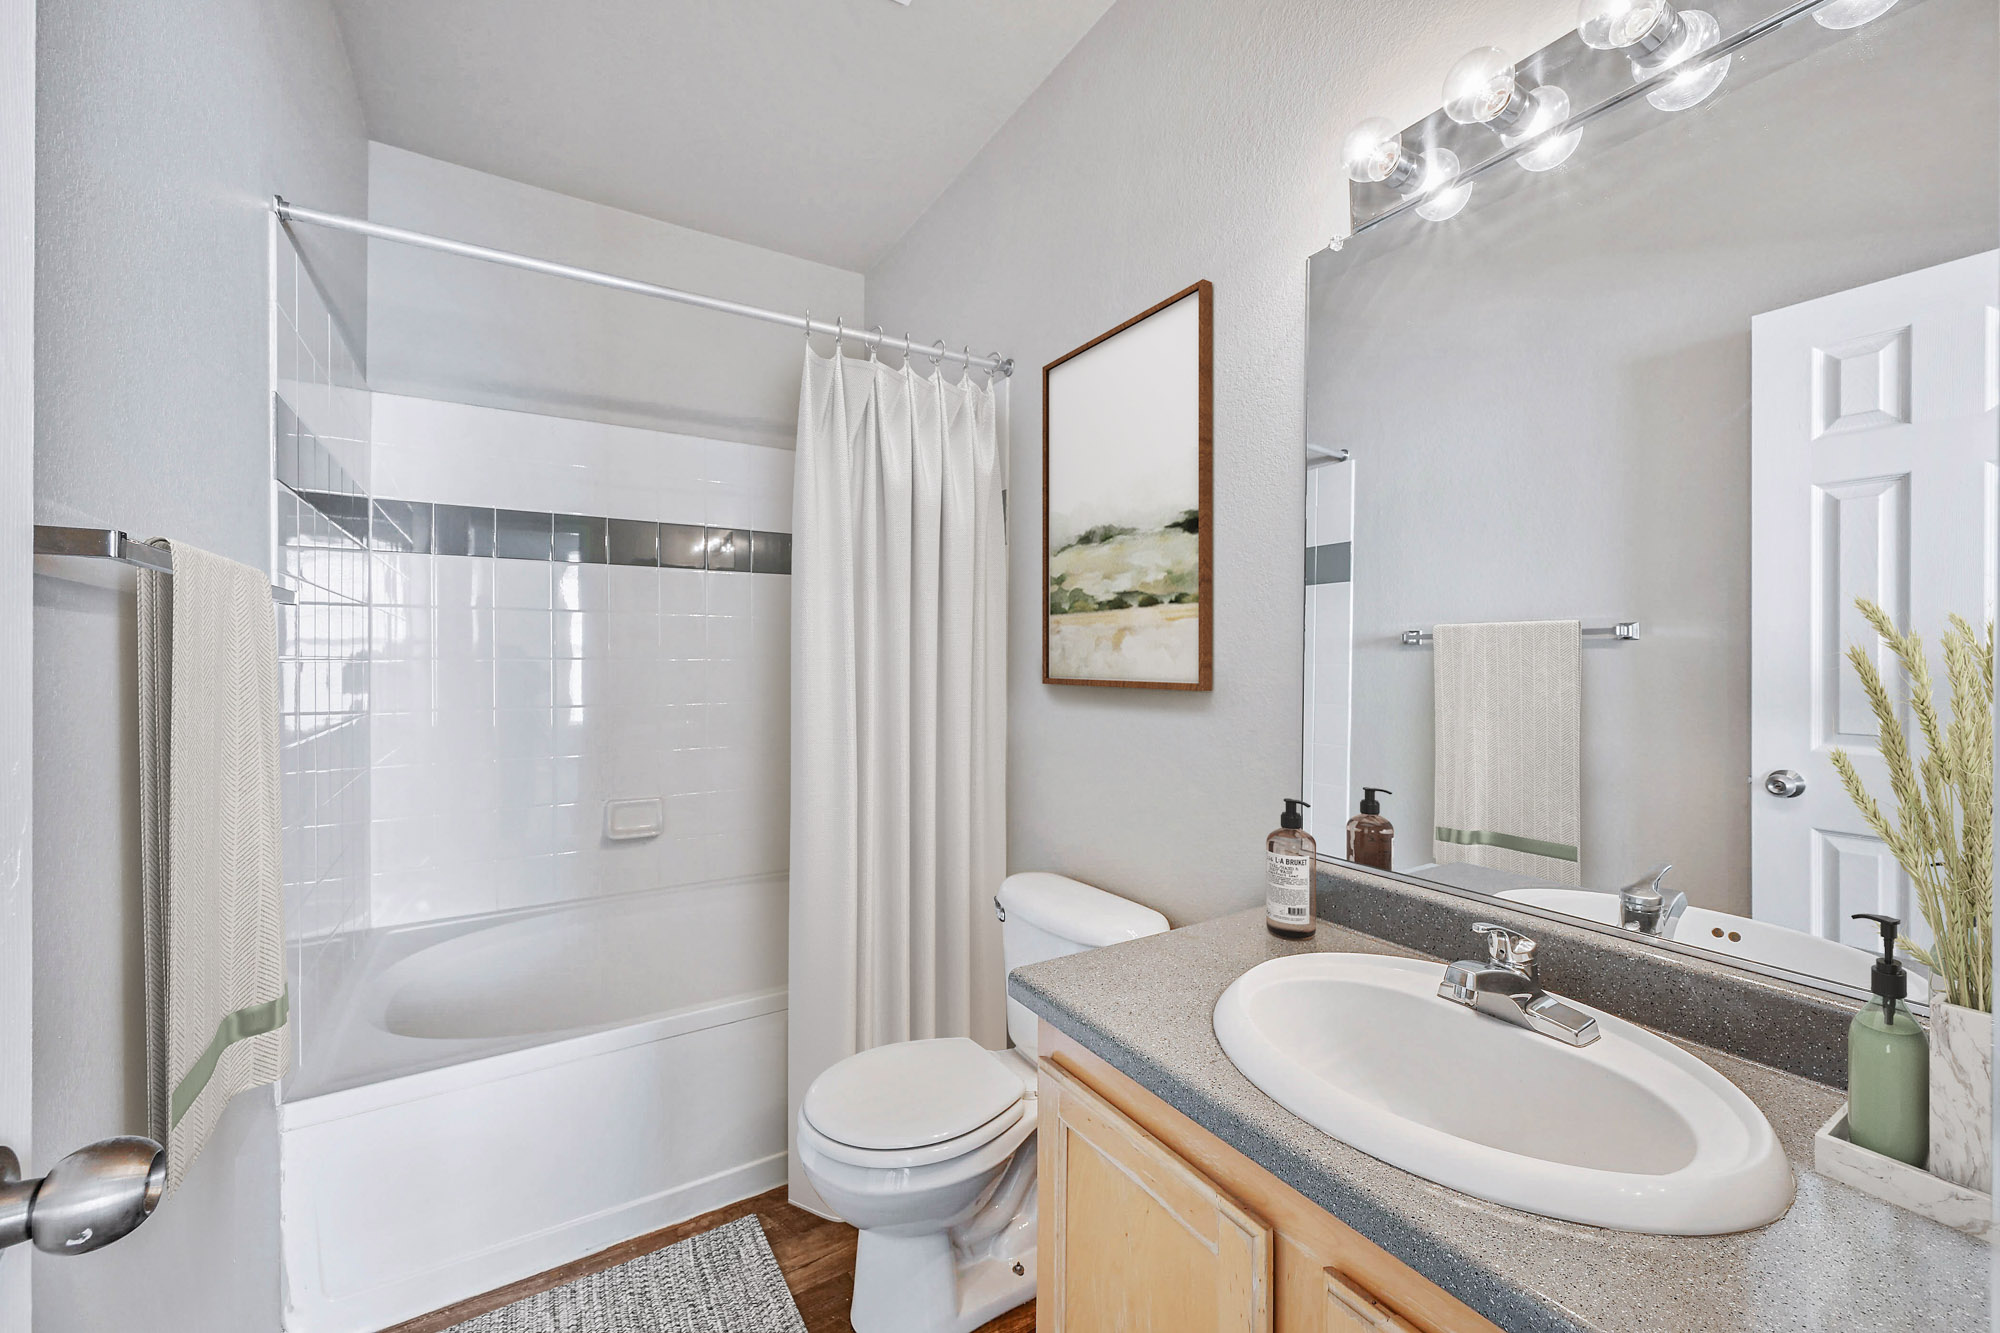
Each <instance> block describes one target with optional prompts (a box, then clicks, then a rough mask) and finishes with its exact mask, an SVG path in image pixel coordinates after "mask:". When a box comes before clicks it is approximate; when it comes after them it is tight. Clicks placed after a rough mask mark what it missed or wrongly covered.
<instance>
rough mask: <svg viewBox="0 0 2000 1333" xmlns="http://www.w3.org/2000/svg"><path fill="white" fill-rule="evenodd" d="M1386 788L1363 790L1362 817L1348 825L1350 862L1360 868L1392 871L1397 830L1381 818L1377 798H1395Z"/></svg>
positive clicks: (1350, 821)
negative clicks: (1392, 856)
mask: <svg viewBox="0 0 2000 1333" xmlns="http://www.w3.org/2000/svg"><path fill="white" fill-rule="evenodd" d="M1395 794H1396V793H1395V792H1392V791H1390V790H1389V789H1388V788H1387V787H1363V788H1362V789H1361V813H1360V814H1358V815H1356V816H1355V817H1354V818H1352V819H1350V820H1348V821H1347V859H1348V860H1350V861H1352V862H1354V864H1356V865H1358V866H1373V867H1374V868H1375V869H1377V870H1390V869H1393V868H1394V867H1392V866H1391V865H1390V864H1389V861H1390V857H1391V854H1392V851H1393V848H1394V845H1395V842H1396V826H1395V825H1394V824H1391V823H1390V822H1389V821H1388V820H1386V819H1384V818H1382V802H1380V801H1378V800H1376V799H1375V798H1376V797H1377V796H1378V795H1381V796H1394V795H1395Z"/></svg>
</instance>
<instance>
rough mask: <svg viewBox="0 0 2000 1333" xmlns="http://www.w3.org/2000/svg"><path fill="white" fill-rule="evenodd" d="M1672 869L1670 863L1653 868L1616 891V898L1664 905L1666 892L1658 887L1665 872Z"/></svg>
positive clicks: (1663, 880) (1664, 876)
mask: <svg viewBox="0 0 2000 1333" xmlns="http://www.w3.org/2000/svg"><path fill="white" fill-rule="evenodd" d="M1673 868H1674V867H1673V863H1672V862H1671V861H1668V862H1663V863H1662V864H1660V865H1656V866H1654V867H1653V868H1652V869H1651V870H1648V871H1647V872H1646V873H1645V874H1643V875H1641V876H1639V878H1637V879H1635V880H1633V881H1632V882H1631V883H1630V884H1627V885H1626V886H1625V887H1624V888H1622V889H1620V890H1618V896H1619V897H1621V898H1624V899H1627V900H1628V901H1629V900H1642V901H1647V902H1661V903H1664V902H1665V901H1666V899H1667V895H1666V891H1665V890H1663V889H1662V888H1661V887H1660V885H1661V884H1662V883H1663V882H1665V880H1666V878H1667V872H1668V871H1669V870H1672V869H1673Z"/></svg>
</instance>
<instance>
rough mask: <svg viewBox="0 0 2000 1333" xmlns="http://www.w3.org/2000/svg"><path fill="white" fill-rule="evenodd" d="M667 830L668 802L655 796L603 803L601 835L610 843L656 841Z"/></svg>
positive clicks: (634, 797)
mask: <svg viewBox="0 0 2000 1333" xmlns="http://www.w3.org/2000/svg"><path fill="white" fill-rule="evenodd" d="M666 831H667V803H666V802H665V801H664V800H662V799H661V798H660V797H658V796H633V797H627V798H626V799H623V800H617V801H606V802H605V803H604V836H605V837H607V838H609V839H610V840H611V841H613V842H629V841H630V840H632V839H634V838H657V837H659V836H660V835H661V834H662V833H664V832H666Z"/></svg>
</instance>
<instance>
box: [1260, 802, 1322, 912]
mask: <svg viewBox="0 0 2000 1333" xmlns="http://www.w3.org/2000/svg"><path fill="white" fill-rule="evenodd" d="M1301 809H1305V810H1310V809H1312V807H1311V806H1310V805H1308V804H1307V803H1306V802H1304V801H1300V800H1294V799H1293V798H1292V797H1289V796H1287V797H1286V798H1285V812H1284V813H1283V814H1282V815H1280V816H1278V827H1277V828H1275V829H1273V830H1272V831H1271V836H1270V837H1268V838H1266V839H1265V840H1264V925H1265V926H1266V927H1267V928H1269V930H1270V932H1271V933H1272V934H1273V935H1283V936H1284V937H1285V938H1286V939H1291V940H1304V939H1310V938H1312V933H1313V931H1314V929H1315V928H1316V923H1315V922H1314V920H1313V856H1314V854H1315V853H1316V852H1317V851H1318V850H1319V846H1318V844H1317V843H1315V842H1314V841H1313V835H1312V834H1310V833H1308V832H1306V817H1305V816H1304V815H1302V814H1300V813H1299V811H1300V810H1301Z"/></svg>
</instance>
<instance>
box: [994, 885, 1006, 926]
mask: <svg viewBox="0 0 2000 1333" xmlns="http://www.w3.org/2000/svg"><path fill="white" fill-rule="evenodd" d="M993 915H995V916H997V917H999V918H1000V924H1001V925H1003V926H1004V925H1006V924H1007V909H1006V908H1004V907H1002V906H1001V905H1000V895H999V894H997V893H996V894H994V895H993Z"/></svg>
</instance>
